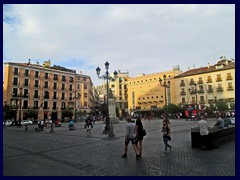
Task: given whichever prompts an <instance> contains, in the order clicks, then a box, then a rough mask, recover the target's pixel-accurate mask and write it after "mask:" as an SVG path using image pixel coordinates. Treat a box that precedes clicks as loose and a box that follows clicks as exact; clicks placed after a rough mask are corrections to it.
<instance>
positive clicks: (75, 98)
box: [73, 90, 80, 122]
mask: <svg viewBox="0 0 240 180" xmlns="http://www.w3.org/2000/svg"><path fill="white" fill-rule="evenodd" d="M79 97H80V96H79V95H78V96H77V91H76V90H75V96H74V97H73V99H74V100H75V104H74V121H75V122H77V99H79Z"/></svg>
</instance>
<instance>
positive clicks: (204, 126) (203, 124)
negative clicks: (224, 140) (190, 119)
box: [198, 120, 209, 136]
mask: <svg viewBox="0 0 240 180" xmlns="http://www.w3.org/2000/svg"><path fill="white" fill-rule="evenodd" d="M198 127H199V128H200V134H201V135H202V136H204V135H208V133H209V131H208V129H207V121H205V120H200V121H198Z"/></svg>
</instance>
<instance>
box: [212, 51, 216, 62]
mask: <svg viewBox="0 0 240 180" xmlns="http://www.w3.org/2000/svg"><path fill="white" fill-rule="evenodd" d="M215 62H216V54H215V47H213V64H215Z"/></svg>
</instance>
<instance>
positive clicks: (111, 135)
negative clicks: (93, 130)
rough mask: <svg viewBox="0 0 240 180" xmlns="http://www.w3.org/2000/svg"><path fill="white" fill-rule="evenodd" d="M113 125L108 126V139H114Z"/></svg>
mask: <svg viewBox="0 0 240 180" xmlns="http://www.w3.org/2000/svg"><path fill="white" fill-rule="evenodd" d="M113 129H114V128H113V125H112V124H111V125H110V132H109V135H108V137H110V138H113V137H115V134H114V133H113Z"/></svg>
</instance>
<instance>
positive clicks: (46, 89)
mask: <svg viewBox="0 0 240 180" xmlns="http://www.w3.org/2000/svg"><path fill="white" fill-rule="evenodd" d="M4 66H5V67H4V68H5V74H4V92H3V100H4V102H5V103H8V104H13V105H17V108H18V109H17V114H16V119H17V120H18V119H19V118H20V117H21V119H25V118H26V113H27V111H28V109H29V108H33V109H35V110H37V112H38V115H37V117H35V119H46V118H51V119H53V120H55V119H63V117H62V111H63V110H65V109H66V108H68V107H69V108H70V109H71V110H77V109H84V110H86V111H90V108H91V106H92V99H93V98H92V97H93V96H92V93H91V88H92V82H91V78H90V77H89V76H85V75H81V74H77V73H76V71H75V70H71V69H66V68H64V67H61V66H55V65H54V66H51V62H50V60H49V61H45V62H44V65H43V66H41V65H39V64H38V63H37V64H32V63H31V62H30V60H29V62H28V63H14V62H5V63H4ZM20 100H21V101H20ZM20 105H21V108H20ZM20 111H21V116H19V114H20Z"/></svg>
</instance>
